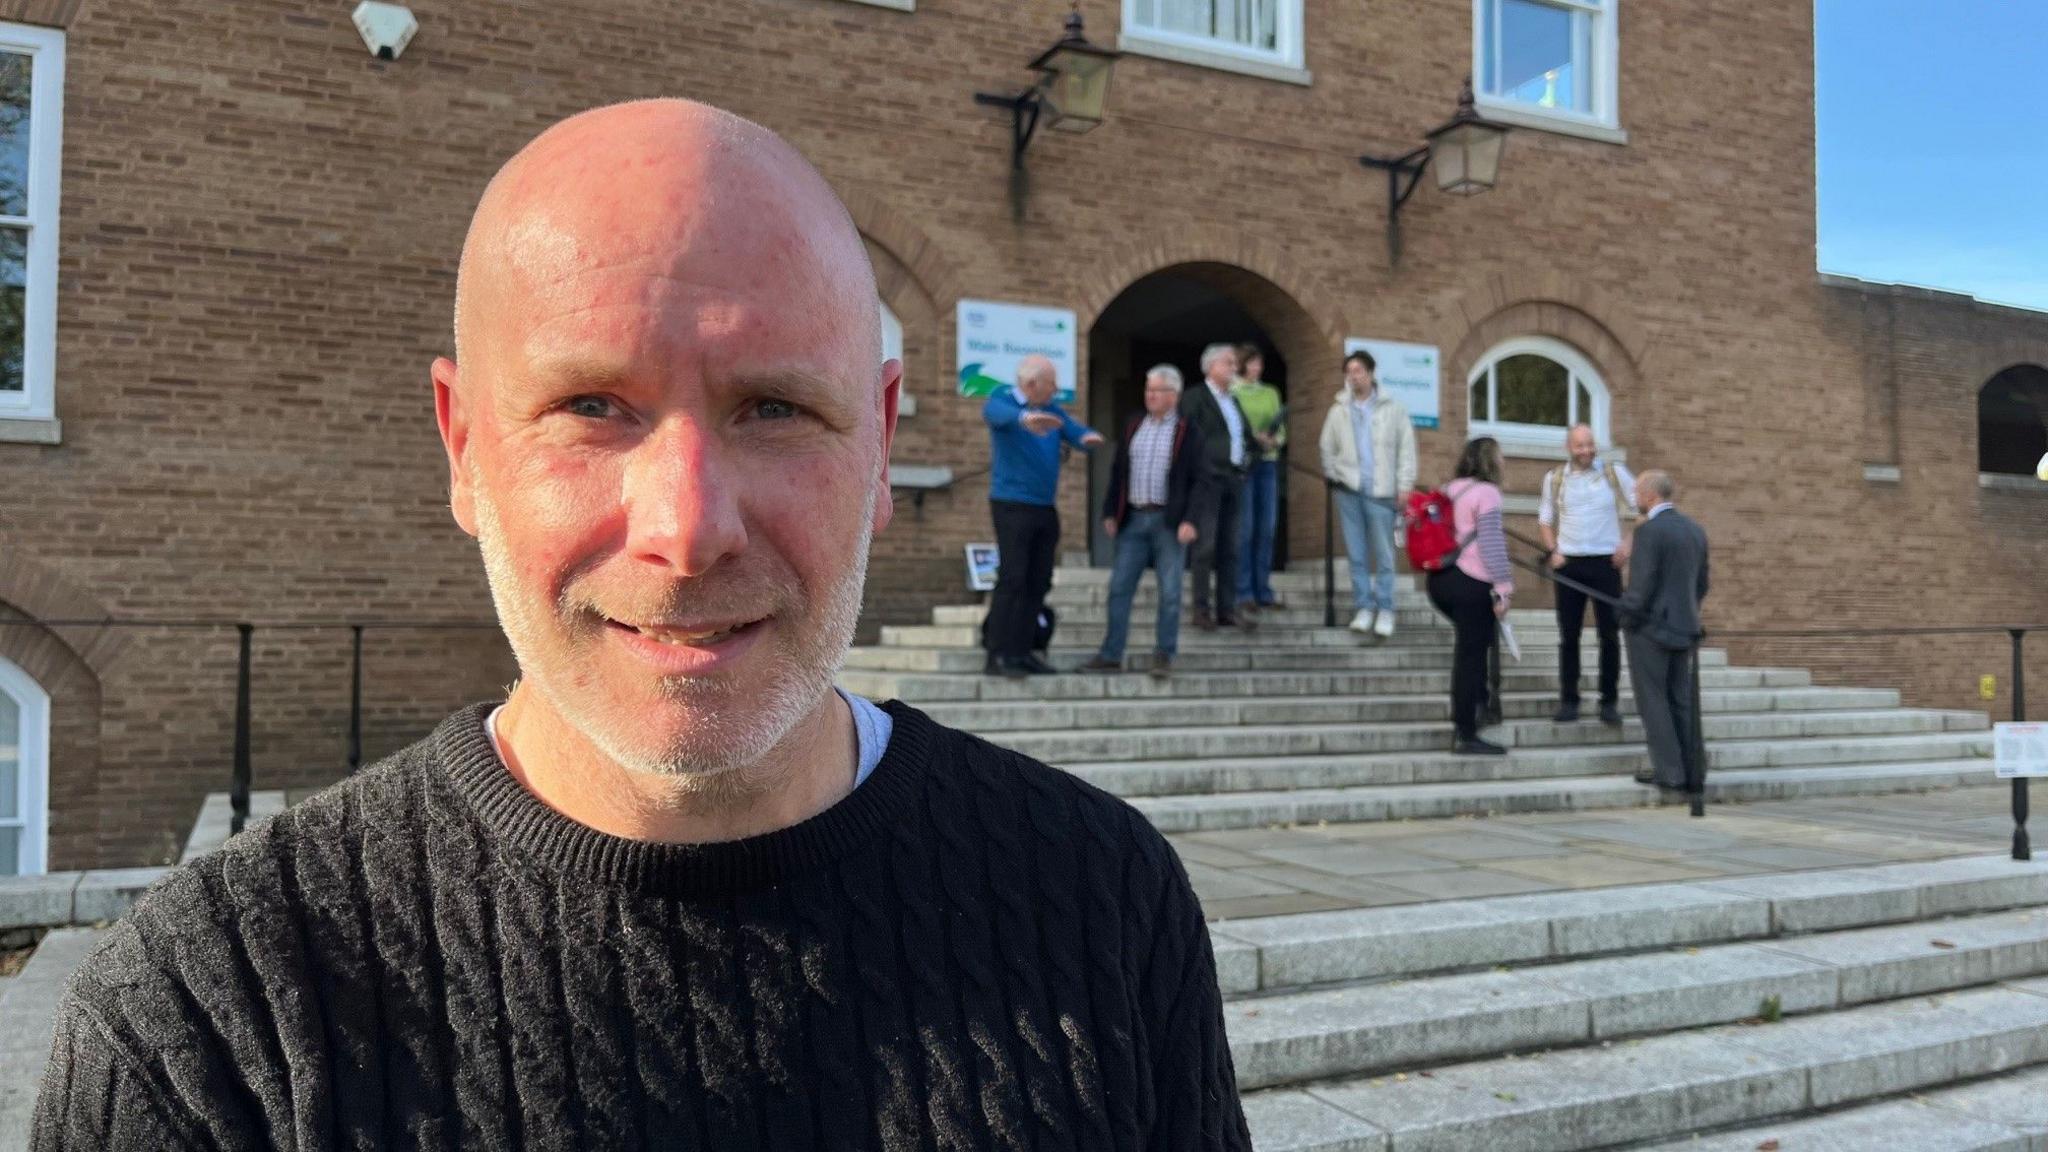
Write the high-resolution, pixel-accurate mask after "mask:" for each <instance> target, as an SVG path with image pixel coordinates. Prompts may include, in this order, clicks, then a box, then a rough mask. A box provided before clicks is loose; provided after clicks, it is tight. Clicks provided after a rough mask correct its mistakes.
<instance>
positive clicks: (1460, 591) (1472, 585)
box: [1429, 564, 1496, 740]
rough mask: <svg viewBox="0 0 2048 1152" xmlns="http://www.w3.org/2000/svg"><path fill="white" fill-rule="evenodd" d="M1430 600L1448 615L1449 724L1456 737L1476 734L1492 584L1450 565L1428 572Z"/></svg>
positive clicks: (1490, 638) (1489, 643) (1491, 624)
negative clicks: (1452, 634)
mask: <svg viewBox="0 0 2048 1152" xmlns="http://www.w3.org/2000/svg"><path fill="white" fill-rule="evenodd" d="M1429 602H1430V603H1431V604H1434V605H1436V610H1437V611H1439V612H1441V613H1443V614H1444V615H1446V616H1448V617H1450V618H1451V628H1452V629H1453V631H1454V632H1455V635H1456V639H1455V640H1453V641H1452V647H1451V725H1452V727H1454V728H1456V729H1457V731H1458V739H1460V740H1470V739H1472V738H1473V737H1475V736H1477V735H1479V705H1480V703H1481V701H1483V700H1485V699H1486V653H1487V651H1488V650H1489V649H1491V648H1492V647H1493V642H1494V636H1495V635H1496V629H1495V621H1494V615H1493V586H1492V585H1490V584H1487V583H1485V582H1483V581H1480V580H1474V579H1473V578H1472V577H1470V576H1467V575H1466V574H1465V573H1463V572H1461V571H1459V570H1458V567H1457V565H1455V564H1454V565H1452V566H1451V567H1449V568H1446V569H1444V570H1443V571H1441V572H1431V573H1430V574H1429Z"/></svg>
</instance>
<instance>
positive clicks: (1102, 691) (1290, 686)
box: [839, 664, 1899, 711]
mask: <svg viewBox="0 0 2048 1152" xmlns="http://www.w3.org/2000/svg"><path fill="white" fill-rule="evenodd" d="M1581 680H1582V687H1581V694H1582V695H1583V696H1585V698H1586V699H1587V700H1589V701H1591V700H1593V699H1594V696H1595V691H1594V689H1595V683H1594V679H1593V677H1591V676H1590V675H1588V676H1583V677H1581ZM839 684H840V686H841V687H843V688H845V689H846V690H847V691H849V692H858V693H860V694H862V695H864V696H867V697H869V698H871V699H875V700H904V701H908V702H909V703H912V704H916V705H918V706H919V707H924V706H927V705H929V704H934V703H942V702H968V701H989V702H997V701H1011V702H1028V701H1072V700H1209V699H1219V698H1230V697H1266V696H1324V697H1327V696H1380V695H1414V694H1422V693H1431V694H1447V693H1449V692H1450V689H1451V674H1450V671H1449V670H1448V669H1447V668H1446V669H1437V670H1429V669H1423V670H1416V671H1409V672H1399V671H1383V672H1375V671H1323V672H1314V671H1291V672H1289V671H1277V672H1192V671H1176V672H1175V673H1174V676H1173V679H1171V680H1168V681H1164V682H1161V681H1157V680H1153V679H1152V678H1150V677H1148V676H1137V675H1123V676H1098V675H1084V676H1033V677H1030V678H1028V679H1024V680H1005V679H1002V678H1001V677H997V676H984V675H981V673H980V666H979V665H976V668H975V671H973V672H971V673H942V672H931V673H919V672H885V671H872V670H865V669H858V668H850V669H847V670H845V671H843V672H841V673H840V674H839ZM1812 684H1813V677H1812V675H1811V674H1810V673H1808V672H1806V671H1805V670H1804V669H1797V668H1727V667H1722V668H1703V669H1701V670H1700V688H1701V690H1702V691H1703V692H1713V691H1719V690H1758V689H1766V688H1769V689H1781V688H1807V687H1811V686H1812ZM1557 685H1558V678H1557V674H1556V673H1555V672H1542V671H1529V672H1521V671H1516V670H1515V666H1514V665H1513V664H1510V665H1508V667H1507V668H1505V669H1503V670H1502V672H1501V690H1502V691H1503V692H1506V693H1518V692H1547V693H1552V694H1554V693H1555V692H1556V691H1557ZM1623 691H1624V694H1625V695H1626V693H1627V685H1626V682H1625V681H1624V684H1623ZM1854 691H1856V692H1859V693H1873V694H1874V695H1872V696H1871V701H1872V702H1871V703H1870V704H1869V705H1868V706H1870V707H1888V706H1891V705H1896V704H1897V703H1898V702H1899V694H1898V693H1897V692H1896V691H1895V690H1891V689H1869V688H1862V689H1854ZM1875 694H1881V695H1882V700H1881V701H1880V700H1879V697H1878V695H1875ZM1754 710H1756V711H1762V710H1763V709H1762V707H1761V706H1759V707H1758V708H1756V709H1754Z"/></svg>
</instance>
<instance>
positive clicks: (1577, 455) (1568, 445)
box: [1564, 428, 1593, 468]
mask: <svg viewBox="0 0 2048 1152" xmlns="http://www.w3.org/2000/svg"><path fill="white" fill-rule="evenodd" d="M1564 448H1565V451H1567V452H1569V453H1571V454H1572V463H1573V464H1574V465H1575V466H1577V467H1580V468H1591V467H1592V466H1593V430H1592V429H1591V428H1574V429H1572V430H1571V434H1570V435H1568V436H1566V437H1565V440H1564Z"/></svg>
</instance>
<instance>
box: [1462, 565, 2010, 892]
mask: <svg viewBox="0 0 2048 1152" xmlns="http://www.w3.org/2000/svg"><path fill="white" fill-rule="evenodd" d="M1506 534H1507V536H1508V538H1509V539H1510V540H1513V541H1514V542H1516V543H1519V544H1525V545H1528V546H1530V547H1532V548H1535V549H1537V550H1538V551H1540V552H1542V553H1543V556H1544V559H1545V560H1547V559H1548V558H1549V555H1550V549H1549V548H1548V547H1547V546H1545V545H1544V544H1543V543H1542V542H1541V541H1539V540H1533V539H1531V538H1529V537H1527V536H1524V535H1522V534H1521V533H1519V532H1515V531H1513V530H1506ZM1509 559H1511V560H1512V561H1513V562H1514V563H1515V564H1516V565H1517V566H1518V567H1522V568H1526V569H1528V570H1529V571H1531V572H1534V573H1536V574H1537V576H1538V577H1540V578H1542V579H1544V580H1549V581H1551V582H1552V583H1555V584H1562V585H1564V586H1566V587H1568V588H1572V589H1574V590H1576V591H1578V592H1582V593H1584V594H1585V595H1587V596H1589V597H1591V598H1593V599H1595V600H1598V601H1600V602H1602V603H1605V604H1607V605H1608V606H1610V607H1615V608H1619V607H1620V601H1619V600H1618V599H1616V598H1615V597H1612V596H1609V595H1607V594H1606V593H1604V592H1601V591H1600V590H1598V589H1596V588H1588V587H1587V586H1586V585H1584V584H1582V583H1580V582H1578V581H1576V580H1573V579H1572V578H1571V577H1569V576H1565V575H1562V574H1560V573H1559V572H1557V571H1556V570H1554V569H1552V568H1551V567H1550V565H1549V564H1547V563H1543V562H1541V561H1531V560H1526V559H1524V558H1522V557H1518V556H1510V557H1509ZM2029 632H2048V624H1953V625H1934V626H1927V627H1906V628H1726V629H1705V628H1703V629H1702V631H1701V633H1700V638H1699V642H1696V643H1694V645H1693V647H1692V663H1693V669H1692V685H1693V709H1692V711H1693V718H1694V720H1695V721H1696V723H1695V724H1694V725H1693V728H1694V732H1693V737H1694V749H1695V760H1696V762H1697V764H1698V770H1699V772H1700V773H1701V774H1704V773H1705V771H1706V763H1707V761H1706V754H1705V737H1704V735H1703V730H1704V728H1705V724H1704V723H1703V722H1699V721H1702V720H1703V714H1702V712H1701V711H1700V702H1699V691H1700V669H1699V654H1700V646H1701V644H1702V643H1704V642H1705V640H1706V638H1707V637H1708V636H1709V635H1711V636H1713V637H1714V638H1715V639H1717V640H1730V639H1732V640H1858V639H1865V640H1878V639H1894V638H1901V637H1910V636H1997V635H2004V636H2006V637H2007V638H2008V639H2009V640H2010V641H2011V644H2012V719H2013V722H2014V723H2016V724H2017V723H2023V722H2025V720H2026V718H2027V669H2026V640H2027V633H2029ZM1498 668H1499V665H1498V663H1497V662H1496V664H1495V665H1494V667H1493V669H1492V671H1493V673H1494V676H1495V679H1494V681H1493V690H1494V692H1495V694H1496V696H1497V695H1498V692H1499V683H1500V682H1499V679H1498ZM1686 783H1687V791H1688V792H1689V793H1690V794H1691V797H1692V809H1693V815H1695V816H1698V815H1701V814H1702V804H1703V797H1702V796H1701V792H1700V790H1699V789H1698V788H1695V787H1693V784H1694V782H1693V781H1692V780H1691V779H1690V778H1688V780H1687V782H1686ZM1700 783H1701V784H1702V785H1704V781H1701V782H1700ZM2028 807H2029V798H2028V783H2027V778H2026V777H2024V776H2015V777H2014V778H2013V781H2012V858H2013V859H2015V860H2031V859H2033V844H2032V842H2031V840H2030V838H2029V836H2028V834H2027V818H2028Z"/></svg>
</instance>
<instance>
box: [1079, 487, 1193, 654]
mask: <svg viewBox="0 0 2048 1152" xmlns="http://www.w3.org/2000/svg"><path fill="white" fill-rule="evenodd" d="M1179 528H1180V525H1178V524H1168V523H1167V522H1166V513H1165V512H1163V511H1160V510H1159V509H1152V510H1151V511H1136V510H1134V511H1132V513H1131V515H1130V519H1128V520H1125V521H1124V526H1123V527H1122V528H1119V529H1117V533H1116V566H1115V567H1114V568H1112V569H1111V570H1110V574H1109V631H1107V632H1106V633H1104V634H1103V637H1102V651H1101V652H1100V653H1098V655H1100V656H1101V657H1102V658H1103V659H1104V660H1122V659H1123V658H1124V642H1125V641H1126V640H1127V639H1128V638H1129V637H1130V634H1131V601H1132V599H1133V598H1135V597H1136V596H1137V594H1138V580H1139V579H1140V578H1141V577H1143V576H1144V575H1145V569H1147V568H1150V569H1152V570H1153V571H1154V572H1155V573H1157V575H1158V577H1159V625H1158V632H1159V638H1158V641H1157V643H1155V644H1154V645H1153V649H1154V650H1155V651H1157V652H1158V653H1159V654H1160V655H1162V656H1172V655H1173V654H1174V650H1175V649H1176V648H1177V647H1178V646H1179V643H1180V577H1181V572H1182V570H1183V566H1184V565H1185V563H1186V560H1187V550H1186V548H1185V547H1183V546H1182V544H1181V542H1180V538H1179V537H1178V536H1176V535H1175V532H1176V531H1177V530H1178V529H1179Z"/></svg>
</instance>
